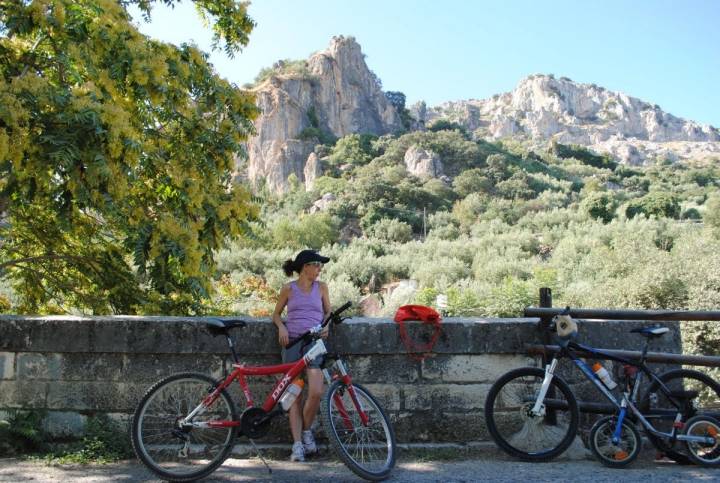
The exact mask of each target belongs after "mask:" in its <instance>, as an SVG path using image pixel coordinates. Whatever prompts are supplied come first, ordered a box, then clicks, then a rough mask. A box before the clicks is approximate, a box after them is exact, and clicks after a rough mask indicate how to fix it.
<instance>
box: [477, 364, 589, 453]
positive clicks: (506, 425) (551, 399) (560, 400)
mask: <svg viewBox="0 0 720 483" xmlns="http://www.w3.org/2000/svg"><path fill="white" fill-rule="evenodd" d="M544 377H545V371H544V370H542V369H539V368H536V367H521V368H519V369H515V370H513V371H510V372H508V373H507V374H505V375H503V376H502V377H501V378H500V379H498V380H497V381H496V382H495V384H493V385H492V387H491V388H490V391H489V392H488V395H487V399H486V400H485V424H486V425H487V428H488V431H489V432H490V436H492V438H493V440H494V441H495V443H496V444H497V445H498V446H499V447H500V448H501V449H502V450H503V451H505V452H506V453H507V454H509V455H511V456H514V457H516V458H520V459H523V460H526V461H549V460H551V459H553V458H555V457H556V456H558V455H560V454H562V453H563V452H564V451H565V450H566V449H567V448H568V447H569V446H570V445H571V444H572V442H573V439H574V438H575V435H576V433H577V427H578V420H579V414H580V413H579V410H578V405H577V401H576V400H575V396H574V395H573V393H572V391H571V390H570V387H569V386H568V385H567V383H566V382H565V381H563V380H562V379H560V378H559V377H557V376H555V377H554V378H553V380H552V383H551V384H550V388H549V390H548V393H547V395H546V397H545V399H544V400H543V401H542V404H543V407H542V409H541V414H538V415H533V414H532V413H531V412H530V410H531V409H532V408H533V406H534V404H535V401H536V400H537V398H538V395H539V393H540V388H541V387H542V383H543V379H544Z"/></svg>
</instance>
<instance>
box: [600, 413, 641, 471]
mask: <svg viewBox="0 0 720 483" xmlns="http://www.w3.org/2000/svg"><path fill="white" fill-rule="evenodd" d="M616 426H617V416H605V417H603V418H600V419H598V420H597V421H596V422H595V424H594V425H593V427H592V429H591V430H590V438H589V440H588V442H589V443H590V450H591V451H592V452H593V454H594V455H595V457H596V458H597V459H598V460H599V461H600V462H601V463H602V464H603V465H605V466H609V467H610V468H623V467H625V466H627V465H629V464H630V463H632V462H633V461H635V459H637V457H638V455H639V454H640V450H641V449H642V438H641V437H640V431H638V430H637V428H636V427H635V425H634V424H633V423H632V422H631V421H628V419H627V418H625V419H624V420H623V423H622V430H621V434H620V441H618V443H617V444H615V443H613V442H612V437H613V433H614V432H615V427H616Z"/></svg>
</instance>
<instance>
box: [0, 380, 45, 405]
mask: <svg viewBox="0 0 720 483" xmlns="http://www.w3.org/2000/svg"><path fill="white" fill-rule="evenodd" d="M48 384H49V383H48V382H42V381H18V380H5V381H0V408H22V409H41V408H45V407H47V391H48Z"/></svg>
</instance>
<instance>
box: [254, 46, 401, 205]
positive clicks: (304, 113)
mask: <svg viewBox="0 0 720 483" xmlns="http://www.w3.org/2000/svg"><path fill="white" fill-rule="evenodd" d="M280 67H282V66H280ZM254 92H255V95H256V98H257V104H258V107H259V108H260V110H261V115H260V116H259V118H258V119H257V121H256V122H255V129H256V135H255V136H254V137H253V138H252V139H250V141H249V143H248V155H249V159H248V168H247V171H248V178H249V179H250V181H251V182H253V183H254V184H256V185H257V184H258V183H260V182H262V181H264V182H265V183H266V184H267V186H268V187H269V188H270V189H271V190H273V191H275V192H282V191H285V190H286V189H287V188H288V184H287V178H288V176H289V175H290V174H293V173H294V174H295V175H296V176H297V177H298V179H299V180H301V181H303V182H304V181H306V174H307V173H308V172H312V173H313V175H314V176H317V175H318V174H319V173H318V172H317V169H316V168H315V167H311V169H308V170H306V162H307V160H308V157H309V155H310V154H311V153H312V152H313V149H314V147H315V145H316V144H318V143H319V140H318V138H317V136H318V135H327V136H330V135H332V136H335V137H342V136H346V135H348V134H353V133H372V134H378V135H381V134H386V133H389V132H394V131H396V130H399V129H400V128H401V126H402V124H401V120H400V117H399V115H398V113H397V111H396V110H395V108H394V107H393V106H392V105H391V104H390V103H389V102H388V101H387V99H386V98H385V95H384V93H383V92H382V90H381V88H380V83H379V81H378V79H377V77H376V76H375V74H373V73H372V71H371V70H370V69H369V68H368V66H367V64H366V63H365V58H364V55H363V53H362V50H361V48H360V45H359V44H358V43H357V42H356V41H355V39H354V38H352V37H343V36H338V37H333V39H332V41H331V42H330V46H329V47H328V48H327V49H326V50H324V51H322V52H318V53H316V54H314V55H312V56H311V57H310V59H309V60H307V62H306V63H305V69H304V70H302V71H300V72H289V73H285V72H283V71H282V69H278V71H277V73H276V74H275V75H271V76H269V78H268V79H267V80H265V82H263V83H261V84H260V85H258V86H256V87H255V89H254ZM311 159H312V158H311Z"/></svg>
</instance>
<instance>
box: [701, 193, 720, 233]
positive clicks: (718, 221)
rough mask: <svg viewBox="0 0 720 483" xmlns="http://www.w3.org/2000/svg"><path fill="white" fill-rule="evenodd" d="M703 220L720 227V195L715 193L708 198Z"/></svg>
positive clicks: (714, 226) (712, 225) (717, 227)
mask: <svg viewBox="0 0 720 483" xmlns="http://www.w3.org/2000/svg"><path fill="white" fill-rule="evenodd" d="M703 220H704V221H705V223H707V224H708V225H709V226H711V227H713V228H716V229H720V196H718V195H715V196H713V197H711V198H710V199H708V200H707V203H705V214H704V215H703Z"/></svg>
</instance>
